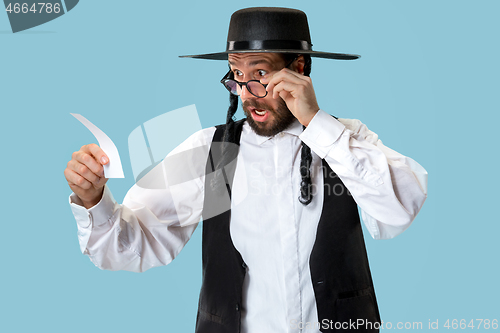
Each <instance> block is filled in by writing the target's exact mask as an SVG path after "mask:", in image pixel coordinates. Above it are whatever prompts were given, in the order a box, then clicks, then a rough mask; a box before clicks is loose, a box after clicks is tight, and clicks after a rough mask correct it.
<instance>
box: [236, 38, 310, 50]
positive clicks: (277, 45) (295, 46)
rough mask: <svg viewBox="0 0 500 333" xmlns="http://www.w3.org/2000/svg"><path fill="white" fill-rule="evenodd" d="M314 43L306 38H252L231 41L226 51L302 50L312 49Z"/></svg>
mask: <svg viewBox="0 0 500 333" xmlns="http://www.w3.org/2000/svg"><path fill="white" fill-rule="evenodd" d="M311 46H312V44H311V43H309V42H308V41H305V40H250V41H229V42H227V49H226V52H229V51H247V50H302V51H311Z"/></svg>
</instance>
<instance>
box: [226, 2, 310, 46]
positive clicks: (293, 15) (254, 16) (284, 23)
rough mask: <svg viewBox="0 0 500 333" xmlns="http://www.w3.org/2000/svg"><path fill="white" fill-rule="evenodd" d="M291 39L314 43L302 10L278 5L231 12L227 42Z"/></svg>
mask: <svg viewBox="0 0 500 333" xmlns="http://www.w3.org/2000/svg"><path fill="white" fill-rule="evenodd" d="M254 40H288V41H292V40H293V41H306V42H308V43H311V36H310V34H309V25H308V23H307V16H306V14H305V13H304V12H303V11H300V10H297V9H290V8H278V7H255V8H245V9H241V10H238V11H236V12H234V13H233V15H232V16H231V21H230V23H229V31H228V35H227V41H228V42H238V41H254Z"/></svg>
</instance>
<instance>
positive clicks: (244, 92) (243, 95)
mask: <svg viewBox="0 0 500 333" xmlns="http://www.w3.org/2000/svg"><path fill="white" fill-rule="evenodd" d="M240 97H241V100H242V101H243V102H244V101H246V100H247V99H249V98H257V97H255V96H254V95H252V94H251V93H250V92H249V91H248V88H247V87H246V86H243V87H242V88H241V93H240Z"/></svg>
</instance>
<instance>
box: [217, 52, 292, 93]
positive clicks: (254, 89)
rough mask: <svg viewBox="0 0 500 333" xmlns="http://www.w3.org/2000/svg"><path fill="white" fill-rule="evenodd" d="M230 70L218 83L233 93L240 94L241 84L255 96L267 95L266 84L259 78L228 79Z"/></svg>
mask: <svg viewBox="0 0 500 333" xmlns="http://www.w3.org/2000/svg"><path fill="white" fill-rule="evenodd" d="M295 59H297V57H295V58H293V59H292V61H290V62H289V63H288V64H287V65H286V66H285V67H284V68H288V66H290V65H291V64H292V63H293V62H294V61H295ZM230 75H231V70H229V72H227V74H226V75H224V77H223V78H222V79H221V80H220V83H222V84H223V85H224V87H226V89H227V90H228V91H229V92H230V93H231V94H233V95H237V96H239V95H241V91H242V90H243V86H245V87H247V90H248V92H249V93H250V94H252V95H254V96H255V97H257V98H264V97H266V96H267V90H266V87H267V84H262V83H260V81H259V80H250V81H247V82H239V81H236V80H234V79H230V78H229V77H230Z"/></svg>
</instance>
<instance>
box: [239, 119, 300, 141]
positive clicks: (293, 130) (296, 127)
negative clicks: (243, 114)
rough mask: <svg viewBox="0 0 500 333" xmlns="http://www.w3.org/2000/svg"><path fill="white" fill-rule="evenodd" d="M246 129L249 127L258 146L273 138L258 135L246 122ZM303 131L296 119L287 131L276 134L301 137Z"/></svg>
mask: <svg viewBox="0 0 500 333" xmlns="http://www.w3.org/2000/svg"><path fill="white" fill-rule="evenodd" d="M245 127H247V130H248V132H249V133H251V135H253V136H254V137H255V142H256V143H257V144H258V145H262V144H263V143H264V142H266V141H267V140H269V139H272V138H273V136H262V135H258V134H257V133H255V132H254V131H253V130H252V128H251V127H250V125H248V122H247V121H246V122H245ZM302 131H303V129H302V124H301V123H300V122H299V121H298V120H297V119H295V120H294V122H293V123H292V124H291V125H290V126H288V128H287V129H285V130H284V131H282V132H280V133H278V134H276V135H280V134H282V133H287V134H291V135H295V136H299V135H300V134H301V133H302Z"/></svg>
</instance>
